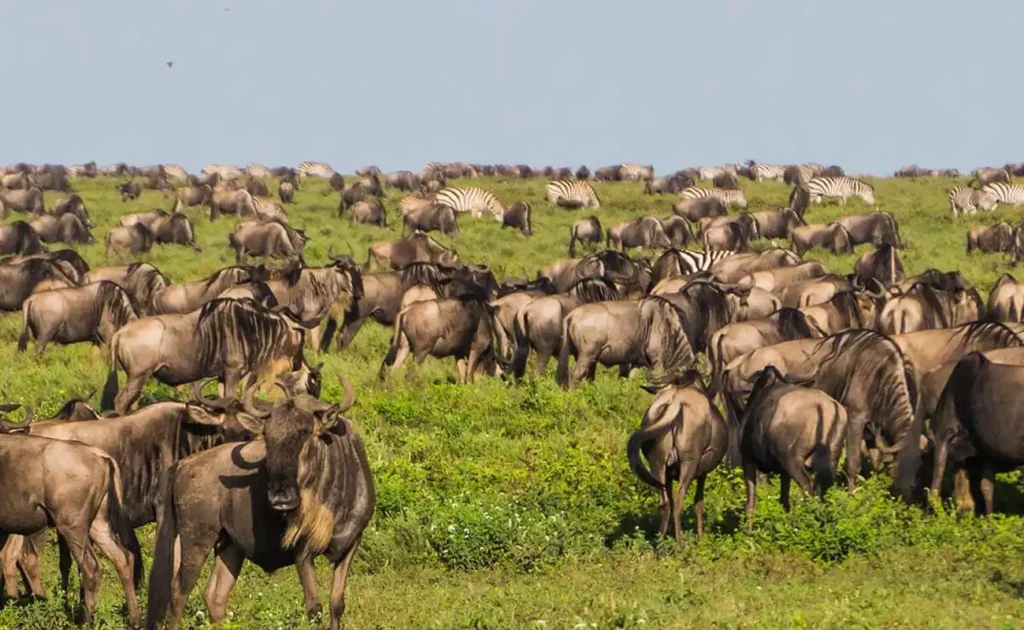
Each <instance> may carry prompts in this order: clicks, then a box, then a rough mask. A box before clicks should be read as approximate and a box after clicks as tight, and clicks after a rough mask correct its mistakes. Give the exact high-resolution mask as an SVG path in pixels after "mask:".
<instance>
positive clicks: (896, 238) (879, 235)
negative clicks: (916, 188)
mask: <svg viewBox="0 0 1024 630" xmlns="http://www.w3.org/2000/svg"><path fill="white" fill-rule="evenodd" d="M835 223H838V224H839V225H841V226H843V227H844V228H846V231H847V232H849V233H850V243H851V244H852V245H860V244H862V243H871V244H872V245H873V246H875V247H880V246H882V245H885V244H888V245H892V246H893V247H898V248H900V249H902V248H903V245H902V243H901V241H900V228H899V225H898V224H897V223H896V218H895V217H894V216H892V214H890V213H888V212H868V213H865V214H853V215H850V216H845V217H840V218H838V219H836V220H835Z"/></svg>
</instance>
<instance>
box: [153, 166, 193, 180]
mask: <svg viewBox="0 0 1024 630" xmlns="http://www.w3.org/2000/svg"><path fill="white" fill-rule="evenodd" d="M159 169H160V174H161V175H163V176H164V177H166V178H167V179H173V180H176V181H179V182H187V181H188V171H186V170H185V169H184V168H183V167H182V166H179V165H178V164H161V165H160V167H159Z"/></svg>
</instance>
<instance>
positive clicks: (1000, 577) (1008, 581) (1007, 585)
mask: <svg viewBox="0 0 1024 630" xmlns="http://www.w3.org/2000/svg"><path fill="white" fill-rule="evenodd" d="M989 582H991V583H992V584H993V585H994V586H995V587H996V588H998V589H999V590H1001V591H1003V592H1004V593H1008V594H1010V595H1013V596H1014V597H1016V598H1017V599H1022V598H1024V581H1021V580H1019V579H1013V576H1010V575H1007V574H1005V573H1003V571H1002V570H1001V569H996V570H995V571H994V572H993V573H992V577H990V578H989Z"/></svg>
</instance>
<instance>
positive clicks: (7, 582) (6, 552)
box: [0, 535, 25, 599]
mask: <svg viewBox="0 0 1024 630" xmlns="http://www.w3.org/2000/svg"><path fill="white" fill-rule="evenodd" d="M24 542H25V539H24V537H22V536H16V535H11V536H8V537H7V542H5V543H4V546H3V549H2V550H0V564H2V565H3V577H4V594H5V595H6V596H7V597H8V598H9V599H17V598H18V558H19V557H20V556H21V551H22V548H23V546H24Z"/></svg>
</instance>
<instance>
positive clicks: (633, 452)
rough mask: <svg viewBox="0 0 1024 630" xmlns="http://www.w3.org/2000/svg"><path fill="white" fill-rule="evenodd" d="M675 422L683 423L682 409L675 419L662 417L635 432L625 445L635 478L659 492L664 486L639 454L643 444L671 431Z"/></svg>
mask: <svg viewBox="0 0 1024 630" xmlns="http://www.w3.org/2000/svg"><path fill="white" fill-rule="evenodd" d="M676 422H678V423H679V424H680V425H682V423H683V410H682V408H680V409H679V413H678V414H677V415H676V416H675V417H673V418H671V419H669V420H665V419H664V417H663V418H662V420H661V421H660V422H656V423H655V424H652V425H651V426H649V427H645V428H643V429H640V430H639V431H636V432H635V433H633V435H631V436H629V442H627V443H626V457H627V458H628V459H629V467H630V468H632V469H633V472H634V473H636V476H637V477H640V480H641V481H643V482H644V483H646V484H647V485H649V486H653V487H655V488H657V489H659V490H660V489H662V488H664V487H665V484H663V483H662V482H660V481H658V479H657V478H656V477H655V476H654V474H653V473H651V471H650V470H649V469H648V468H647V466H645V465H644V462H643V460H642V459H641V458H640V452H641V450H642V449H643V447H644V445H645V444H647V443H649V442H653V441H654V440H656V439H658V438H659V437H661V436H662V435H663V434H664V433H665V432H666V431H669V430H671V429H672V427H673V425H674V424H675V423H676Z"/></svg>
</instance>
